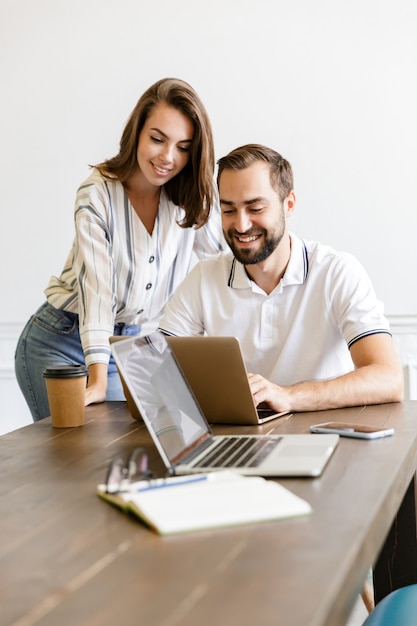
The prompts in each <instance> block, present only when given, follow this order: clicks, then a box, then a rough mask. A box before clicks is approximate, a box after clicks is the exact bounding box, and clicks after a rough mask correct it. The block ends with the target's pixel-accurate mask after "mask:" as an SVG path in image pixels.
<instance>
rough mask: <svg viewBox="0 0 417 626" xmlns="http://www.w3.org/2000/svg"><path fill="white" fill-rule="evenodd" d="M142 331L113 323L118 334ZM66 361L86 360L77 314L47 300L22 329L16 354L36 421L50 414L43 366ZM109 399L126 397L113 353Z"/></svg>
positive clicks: (19, 374) (18, 371)
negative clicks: (52, 304)
mask: <svg viewBox="0 0 417 626" xmlns="http://www.w3.org/2000/svg"><path fill="white" fill-rule="evenodd" d="M139 331H140V326H126V325H125V324H116V326H115V327H114V334H115V335H137V334H139ZM67 364H83V365H84V364H85V359H84V353H83V349H82V346H81V340H80V333H79V327H78V315H76V314H75V313H69V312H68V311H62V310H59V309H55V307H53V306H51V305H50V304H48V303H47V302H45V303H44V304H43V305H42V306H41V307H40V308H39V309H38V310H37V311H36V313H35V314H34V315H32V317H31V318H30V320H29V321H28V323H27V324H26V326H25V328H24V329H23V331H22V334H21V335H20V338H19V341H18V343H17V347H16V354H15V370H16V378H17V382H18V383H19V387H20V389H21V391H22V393H23V395H24V397H25V400H26V402H27V404H28V406H29V409H30V412H31V413H32V417H33V421H34V422H37V421H38V420H40V419H43V418H44V417H47V416H48V415H49V414H50V412H49V404H48V396H47V393H46V385H45V380H44V378H43V371H44V369H45V368H46V367H50V366H53V365H67ZM106 400H125V396H124V394H123V389H122V385H121V382H120V378H119V374H118V372H117V368H116V364H115V362H114V360H113V357H110V362H109V369H108V386H107V395H106Z"/></svg>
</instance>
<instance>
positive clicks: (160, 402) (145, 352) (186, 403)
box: [112, 332, 211, 465]
mask: <svg viewBox="0 0 417 626" xmlns="http://www.w3.org/2000/svg"><path fill="white" fill-rule="evenodd" d="M112 351H113V355H114V358H115V361H116V364H117V365H118V368H119V372H120V374H121V376H122V377H123V378H124V381H125V384H126V385H127V386H128V387H129V390H130V392H131V394H132V397H133V399H134V401H135V403H136V404H137V406H138V408H139V411H140V413H141V415H142V418H143V419H144V421H145V422H146V424H147V427H148V429H149V432H150V434H151V436H152V438H153V440H154V442H155V444H156V445H157V447H158V449H159V450H160V452H161V454H162V456H164V457H166V459H165V460H168V461H169V464H170V465H173V464H175V463H177V462H178V461H179V460H180V459H181V458H182V457H183V456H185V455H186V454H187V453H188V452H190V450H192V449H193V448H194V447H196V446H197V445H198V444H200V443H201V441H203V440H204V439H205V438H207V437H210V436H211V430H210V427H209V425H208V423H207V420H206V419H205V417H204V415H203V414H202V412H201V410H200V407H199V405H198V404H197V402H196V400H195V398H194V395H193V393H192V391H191V390H190V388H189V386H188V383H187V381H186V379H185V377H184V375H183V373H182V371H181V368H180V367H179V365H178V363H177V362H176V359H175V356H174V354H173V353H172V351H171V349H170V347H169V345H168V342H167V340H166V339H165V337H164V335H163V334H162V333H160V332H154V333H151V334H150V335H147V336H146V337H137V338H132V339H126V340H124V341H120V342H117V343H115V344H113V346H112ZM158 443H159V445H158Z"/></svg>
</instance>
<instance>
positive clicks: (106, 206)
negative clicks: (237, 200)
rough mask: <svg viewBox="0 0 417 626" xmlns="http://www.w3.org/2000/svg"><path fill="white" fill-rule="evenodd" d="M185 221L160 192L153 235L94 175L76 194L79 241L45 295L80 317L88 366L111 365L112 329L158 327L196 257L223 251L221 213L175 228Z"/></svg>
mask: <svg viewBox="0 0 417 626" xmlns="http://www.w3.org/2000/svg"><path fill="white" fill-rule="evenodd" d="M183 217H184V210H183V209H181V208H179V207H177V206H175V205H174V204H173V203H172V202H171V201H170V200H168V198H167V196H166V194H165V192H164V190H162V193H161V199H160V203H159V210H158V215H157V219H156V221H155V226H154V229H153V232H152V235H150V234H149V233H148V231H147V230H146V228H145V227H144V225H143V223H142V221H141V220H140V219H139V217H138V216H137V215H136V213H135V211H134V209H133V207H132V205H131V204H130V202H129V199H128V197H127V195H126V193H125V191H124V188H123V185H122V184H121V183H120V182H118V181H109V180H106V179H104V178H103V177H102V176H101V174H100V173H99V172H98V171H97V170H93V172H92V173H91V175H90V176H89V177H88V178H87V180H86V181H85V182H84V183H83V184H82V185H81V186H80V188H79V189H78V192H77V196H76V202H75V232H76V235H75V239H74V243H73V245H72V249H71V251H70V253H69V256H68V258H67V261H66V263H65V266H64V269H63V271H62V273H61V275H60V276H59V277H56V276H52V277H51V279H50V282H49V284H48V286H47V288H46V290H45V295H46V297H47V299H48V302H49V303H50V304H51V305H52V306H54V307H55V308H58V309H64V310H66V311H70V312H72V313H78V315H79V323H80V336H81V342H82V346H83V350H84V354H85V359H86V364H87V365H91V364H92V363H107V362H108V360H109V357H110V348H109V337H110V336H111V335H113V331H114V326H115V324H118V323H124V324H128V325H139V326H141V327H142V328H143V326H144V325H146V324H148V323H149V326H150V327H151V326H157V321H158V319H159V317H160V316H161V314H162V312H163V309H164V306H165V303H166V302H167V300H168V299H169V298H170V297H171V295H172V293H173V292H174V290H175V288H176V287H177V286H178V285H179V283H180V282H181V281H182V280H183V279H184V277H185V276H186V274H187V273H188V272H189V270H190V269H191V267H192V265H193V264H194V262H195V260H196V257H197V258H205V257H208V256H211V255H213V254H216V253H217V252H219V251H220V250H221V249H222V248H223V247H224V240H223V235H222V230H221V218H220V212H219V210H218V208H217V207H216V208H214V209H213V210H212V213H211V216H210V220H209V222H208V223H207V224H206V225H205V226H203V227H202V228H199V229H195V228H181V227H180V226H178V224H177V222H178V221H179V220H181V219H182V218H183ZM145 328H146V326H145Z"/></svg>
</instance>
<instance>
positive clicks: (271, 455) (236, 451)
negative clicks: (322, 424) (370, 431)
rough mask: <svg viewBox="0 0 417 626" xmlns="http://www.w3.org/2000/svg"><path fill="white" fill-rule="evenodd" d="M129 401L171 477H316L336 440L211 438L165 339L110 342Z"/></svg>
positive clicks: (315, 437)
mask: <svg viewBox="0 0 417 626" xmlns="http://www.w3.org/2000/svg"><path fill="white" fill-rule="evenodd" d="M112 353H113V356H114V360H115V362H116V364H117V367H118V369H119V371H120V373H121V376H122V377H123V380H124V383H125V385H126V386H127V388H128V390H129V393H130V396H131V399H132V401H133V402H134V403H135V405H136V406H137V408H138V411H139V413H140V415H141V416H142V418H143V421H144V423H145V425H146V427H147V428H148V431H149V433H150V435H151V437H152V439H153V441H154V443H155V445H156V447H157V449H158V451H159V453H160V455H161V457H162V460H163V462H164V463H165V465H166V467H167V469H168V471H169V473H171V474H190V473H196V472H208V471H212V470H219V469H225V468H228V469H233V470H237V471H238V472H240V473H241V474H245V475H258V476H259V475H260V476H319V475H320V474H321V472H322V471H323V469H324V467H325V465H326V463H327V462H328V460H329V458H330V457H331V455H332V453H333V452H334V449H335V447H336V445H337V442H338V440H339V436H338V435H311V434H306V435H282V436H280V435H218V436H215V435H213V433H212V431H211V429H210V426H209V424H208V422H207V420H206V418H205V417H204V415H203V413H202V411H201V408H200V406H199V405H198V402H197V400H196V399H195V397H194V394H193V392H192V391H191V388H190V386H189V384H188V382H187V379H186V378H185V376H184V373H183V371H182V369H181V367H180V366H179V364H178V361H177V359H176V357H175V355H174V352H173V350H172V348H171V347H170V345H169V343H168V341H167V338H166V337H165V336H164V335H163V334H162V333H160V332H154V333H151V334H149V335H147V336H146V337H131V338H128V339H125V340H124V341H116V342H114V343H112Z"/></svg>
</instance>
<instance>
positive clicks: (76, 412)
mask: <svg viewBox="0 0 417 626" xmlns="http://www.w3.org/2000/svg"><path fill="white" fill-rule="evenodd" d="M87 375H88V369H87V367H85V365H57V366H54V367H48V368H46V370H45V371H44V373H43V376H44V378H45V383H46V389H47V392H48V401H49V410H50V412H51V418H52V426H53V427H54V428H71V427H73V426H82V425H83V424H84V410H85V407H84V403H85V389H86V386H87Z"/></svg>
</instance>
